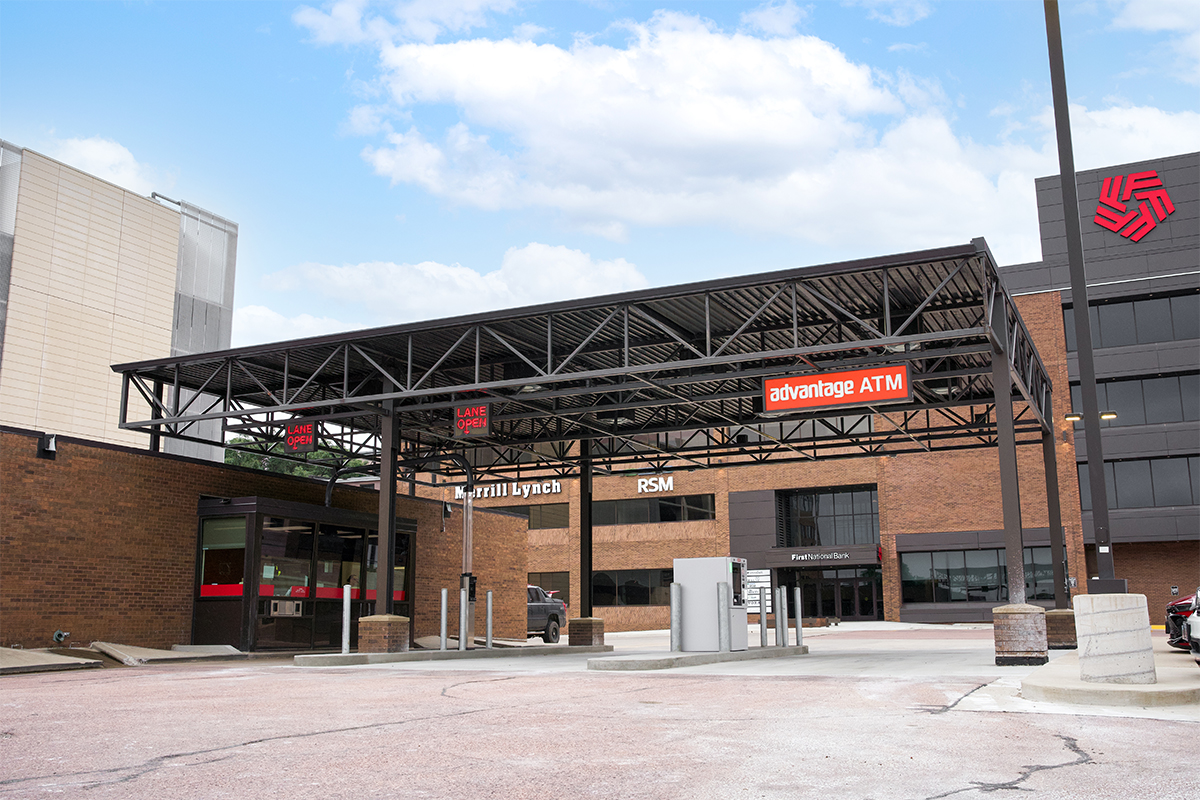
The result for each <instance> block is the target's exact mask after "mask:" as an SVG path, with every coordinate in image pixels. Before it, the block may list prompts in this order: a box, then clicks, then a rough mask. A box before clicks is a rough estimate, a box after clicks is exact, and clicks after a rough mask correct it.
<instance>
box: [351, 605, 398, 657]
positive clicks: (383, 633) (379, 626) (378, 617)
mask: <svg viewBox="0 0 1200 800" xmlns="http://www.w3.org/2000/svg"><path fill="white" fill-rule="evenodd" d="M407 651H408V617H400V616H397V615H395V614H374V615H372V616H370V617H360V618H359V620H358V652H360V653H405V652H407Z"/></svg>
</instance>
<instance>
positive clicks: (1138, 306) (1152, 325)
mask: <svg viewBox="0 0 1200 800" xmlns="http://www.w3.org/2000/svg"><path fill="white" fill-rule="evenodd" d="M1118 305H1124V304H1123V303H1121V304H1118ZM1103 308H1104V307H1103V306H1102V307H1101V309H1102V310H1101V317H1100V318H1101V319H1102V320H1103V319H1104V316H1103ZM1133 314H1134V317H1135V318H1136V319H1137V341H1138V343H1139V344H1151V343H1153V342H1169V341H1171V340H1172V339H1173V338H1175V335H1174V333H1173V332H1172V329H1171V301H1170V299H1168V298H1166V297H1155V298H1152V299H1150V300H1138V301H1137V302H1135V303H1134V304H1133Z"/></svg>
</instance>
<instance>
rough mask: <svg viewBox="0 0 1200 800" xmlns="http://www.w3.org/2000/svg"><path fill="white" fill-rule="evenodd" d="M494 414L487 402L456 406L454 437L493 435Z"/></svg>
mask: <svg viewBox="0 0 1200 800" xmlns="http://www.w3.org/2000/svg"><path fill="white" fill-rule="evenodd" d="M491 435H492V415H491V408H490V407H489V406H488V404H487V403H476V404H474V405H470V406H455V407H454V438H455V439H464V438H466V437H468V436H491Z"/></svg>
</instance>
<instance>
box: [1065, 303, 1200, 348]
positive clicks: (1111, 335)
mask: <svg viewBox="0 0 1200 800" xmlns="http://www.w3.org/2000/svg"><path fill="white" fill-rule="evenodd" d="M1088 317H1089V319H1090V320H1091V327H1092V346H1093V347H1122V346H1125V345H1131V344H1153V343H1155V342H1172V341H1174V342H1180V341H1187V340H1189V339H1200V294H1196V293H1192V294H1186V295H1180V296H1178V297H1170V298H1167V297H1151V298H1147V299H1145V300H1123V301H1120V302H1116V303H1101V304H1098V305H1093V306H1091V307H1090V308H1089V309H1088ZM1063 335H1064V338H1065V339H1066V345H1067V350H1068V351H1074V350H1076V349H1077V348H1078V346H1079V345H1078V341H1077V337H1076V335H1075V314H1074V310H1073V309H1072V308H1070V307H1068V308H1064V309H1063Z"/></svg>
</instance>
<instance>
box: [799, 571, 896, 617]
mask: <svg viewBox="0 0 1200 800" xmlns="http://www.w3.org/2000/svg"><path fill="white" fill-rule="evenodd" d="M779 579H780V582H781V583H782V584H783V585H785V586H787V587H789V589H791V588H793V587H795V586H797V585H799V586H800V588H801V592H802V596H803V609H802V613H803V615H804V616H805V617H830V618H836V619H842V620H868V619H883V579H882V576H881V573H880V570H879V567H875V566H871V567H848V568H842V569H808V570H789V569H783V570H780V578H779ZM792 597H793V595H789V599H791V598H792Z"/></svg>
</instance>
